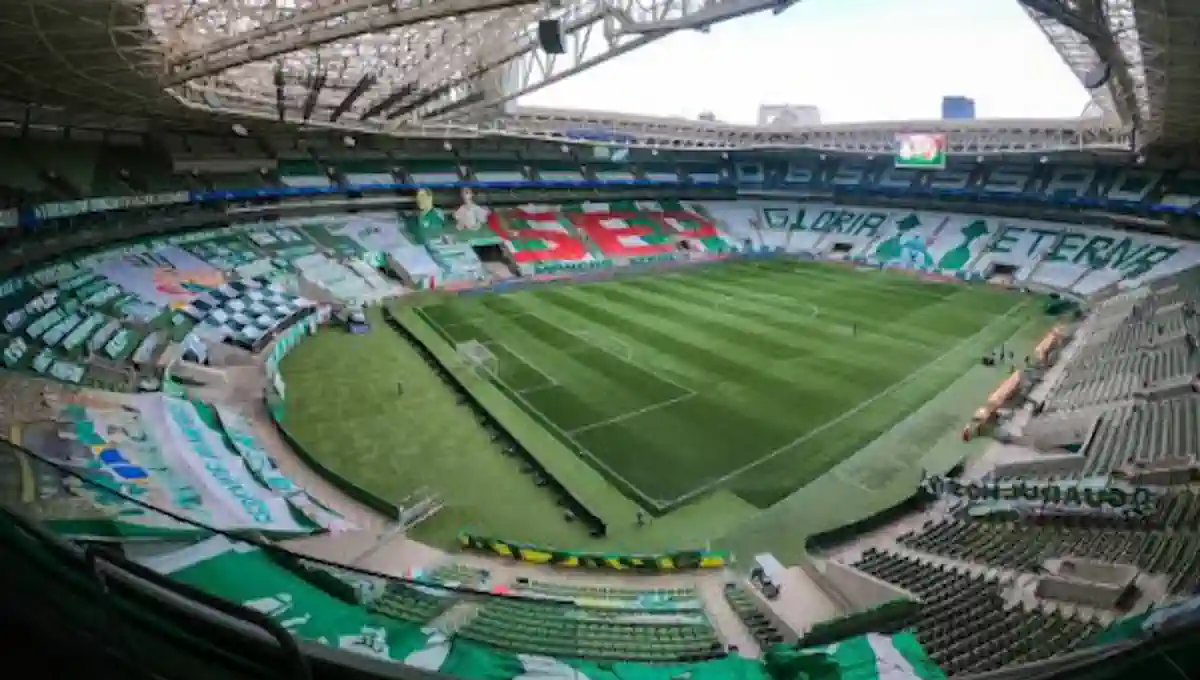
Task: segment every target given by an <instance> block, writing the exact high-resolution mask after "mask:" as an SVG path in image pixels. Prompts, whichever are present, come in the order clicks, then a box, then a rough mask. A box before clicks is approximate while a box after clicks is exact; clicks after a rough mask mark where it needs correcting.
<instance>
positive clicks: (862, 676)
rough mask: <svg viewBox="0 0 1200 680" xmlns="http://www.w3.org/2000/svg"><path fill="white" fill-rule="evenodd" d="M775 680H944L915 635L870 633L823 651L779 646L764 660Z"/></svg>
mask: <svg viewBox="0 0 1200 680" xmlns="http://www.w3.org/2000/svg"><path fill="white" fill-rule="evenodd" d="M764 662H765V665H766V668H767V673H769V674H770V676H771V678H773V680H918V679H919V680H944V678H945V677H946V675H945V673H942V670H941V669H940V668H938V667H937V664H935V663H934V662H933V660H931V659H930V658H929V655H928V654H926V653H925V650H924V649H922V648H921V643H919V642H917V639H916V637H914V636H913V635H912V633H899V634H896V635H879V634H876V633H868V634H867V635H860V636H858V637H854V638H850V639H848V640H843V641H842V642H839V643H837V644H833V645H827V646H824V647H808V648H806V649H796V648H795V647H790V646H787V645H776V646H775V647H772V648H771V649H769V650H768V651H767V654H766V657H765V659H764Z"/></svg>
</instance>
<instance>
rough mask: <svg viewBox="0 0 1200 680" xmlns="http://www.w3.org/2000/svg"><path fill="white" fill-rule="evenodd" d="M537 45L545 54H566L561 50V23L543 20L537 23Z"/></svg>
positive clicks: (554, 20)
mask: <svg viewBox="0 0 1200 680" xmlns="http://www.w3.org/2000/svg"><path fill="white" fill-rule="evenodd" d="M538 43H539V44H540V45H541V46H542V51H544V52H545V53H546V54H566V52H567V51H566V50H565V49H563V34H562V22H561V21H558V20H556V19H545V20H543V21H539V22H538Z"/></svg>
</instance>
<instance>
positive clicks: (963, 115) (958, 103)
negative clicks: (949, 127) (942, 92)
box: [942, 95, 975, 120]
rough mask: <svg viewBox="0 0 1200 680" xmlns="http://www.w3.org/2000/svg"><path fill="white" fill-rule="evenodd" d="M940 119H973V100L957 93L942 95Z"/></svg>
mask: <svg viewBox="0 0 1200 680" xmlns="http://www.w3.org/2000/svg"><path fill="white" fill-rule="evenodd" d="M942 120H975V100H974V99H971V98H970V97H960V96H958V95H952V96H949V97H942Z"/></svg>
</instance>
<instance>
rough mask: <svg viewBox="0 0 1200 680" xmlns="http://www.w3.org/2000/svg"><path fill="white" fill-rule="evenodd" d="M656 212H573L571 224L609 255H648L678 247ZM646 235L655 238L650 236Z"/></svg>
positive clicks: (625, 256) (658, 253)
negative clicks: (656, 218)
mask: <svg viewBox="0 0 1200 680" xmlns="http://www.w3.org/2000/svg"><path fill="white" fill-rule="evenodd" d="M656 216H657V215H655V214H652V213H573V214H571V215H570V218H571V223H572V224H574V225H575V227H576V228H578V229H579V230H580V231H582V232H583V233H584V234H585V235H586V236H587V237H588V238H589V239H591V241H592V242H593V243H595V244H596V246H597V247H598V248H600V252H602V253H604V254H605V255H606V256H608V257H621V258H627V257H644V256H647V255H660V254H662V253H669V252H671V251H673V250H674V249H675V244H674V243H672V242H671V239H670V238H668V237H667V236H666V234H665V233H664V232H663V230H662V228H661V227H660V226H659V224H658V221H657V220H655V219H654V218H655V217H656ZM646 237H652V238H650V239H647V238H646Z"/></svg>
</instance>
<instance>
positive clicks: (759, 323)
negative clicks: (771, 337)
mask: <svg viewBox="0 0 1200 680" xmlns="http://www.w3.org/2000/svg"><path fill="white" fill-rule="evenodd" d="M644 289H645V290H647V291H657V292H659V293H661V294H664V295H670V296H672V298H673V299H675V300H677V301H679V302H682V303H684V304H686V305H688V306H689V307H690V308H691V309H693V310H703V309H710V310H712V311H711V313H717V314H720V315H721V316H723V317H725V318H731V319H733V320H735V322H737V323H739V324H741V325H743V326H746V327H748V328H750V329H753V330H758V329H771V330H774V331H778V332H779V333H781V334H782V335H784V336H785V337H787V338H788V339H789V342H791V343H792V344H794V345H796V346H797V353H798V354H801V353H802V354H801V356H799V357H792V358H788V359H784V361H786V362H791V361H796V360H806V361H825V360H833V361H840V360H841V359H842V358H844V356H845V353H844V352H842V351H837V352H834V353H830V352H829V350H830V348H831V347H837V346H838V345H844V344H845V343H852V344H854V345H855V346H857V348H858V350H859V352H858V353H857V354H858V355H859V357H860V359H856V360H855V361H853V362H852V363H853V368H855V369H862V368H866V367H864V366H862V361H861V359H863V358H865V359H866V360H867V361H868V362H875V361H878V363H879V364H880V366H881V367H886V366H887V365H888V364H891V363H894V361H892V360H887V359H883V358H880V357H878V355H877V354H876V353H874V352H872V351H870V350H872V349H873V348H876V347H877V348H878V349H880V350H882V349H883V348H884V347H887V348H888V350H889V351H890V352H891V353H893V354H894V355H895V356H897V357H899V358H900V360H902V361H905V360H912V361H920V360H922V359H923V358H927V357H929V356H931V351H930V348H928V347H925V346H916V347H914V346H911V345H900V346H895V343H894V341H892V340H889V339H887V338H884V337H881V336H878V335H871V334H867V333H862V332H860V333H859V334H858V335H857V336H854V337H852V336H851V333H850V332H849V329H848V328H841V327H838V326H836V325H833V324H830V323H829V320H828V319H822V318H820V314H816V315H814V314H812V313H811V312H812V310H808V311H809V312H810V313H808V314H805V313H804V311H805V310H804V309H803V308H800V309H796V308H794V307H793V308H791V309H787V308H783V307H782V306H772V305H770V304H769V303H765V302H762V301H760V300H758V299H755V298H752V297H747V296H746V295H742V296H738V297H733V296H729V297H724V298H723V297H721V296H720V295H719V294H716V293H714V292H711V291H710V290H709V289H707V288H704V287H702V286H697V285H695V284H694V283H692V282H689V283H687V284H684V283H683V282H679V281H662V282H657V283H654V284H653V285H647V286H645V288H644ZM714 301H720V303H719V304H716V305H714V304H713V303H714ZM818 309H819V308H818ZM855 373H856V374H857V376H861V374H862V373H863V371H862V370H856V371H855ZM854 378H855V376H852V377H851V379H854Z"/></svg>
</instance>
